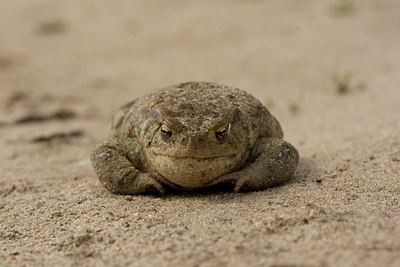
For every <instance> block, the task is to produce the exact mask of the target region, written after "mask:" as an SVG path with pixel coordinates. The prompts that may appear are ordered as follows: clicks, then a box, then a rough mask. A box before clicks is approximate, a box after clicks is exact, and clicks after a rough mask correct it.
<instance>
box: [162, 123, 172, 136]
mask: <svg viewBox="0 0 400 267" xmlns="http://www.w3.org/2000/svg"><path fill="white" fill-rule="evenodd" d="M161 134H162V135H163V136H164V137H165V138H170V137H171V136H172V131H171V129H170V128H168V126H167V125H165V124H163V125H161Z"/></svg>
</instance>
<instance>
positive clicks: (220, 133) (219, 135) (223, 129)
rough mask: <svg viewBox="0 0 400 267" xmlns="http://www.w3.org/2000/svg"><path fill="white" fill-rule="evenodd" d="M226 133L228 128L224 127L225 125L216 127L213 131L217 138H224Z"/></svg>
mask: <svg viewBox="0 0 400 267" xmlns="http://www.w3.org/2000/svg"><path fill="white" fill-rule="evenodd" d="M227 133H228V128H227V127H225V126H223V127H220V128H218V129H217V130H216V131H215V137H216V138H217V139H218V140H222V139H224V138H225V136H226V135H227Z"/></svg>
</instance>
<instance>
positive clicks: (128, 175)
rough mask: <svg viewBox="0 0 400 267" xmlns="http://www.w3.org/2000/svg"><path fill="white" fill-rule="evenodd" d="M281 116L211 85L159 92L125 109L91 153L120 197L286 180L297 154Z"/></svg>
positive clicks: (241, 95)
mask: <svg viewBox="0 0 400 267" xmlns="http://www.w3.org/2000/svg"><path fill="white" fill-rule="evenodd" d="M282 137H283V133H282V129H281V127H280V125H279V123H278V121H277V120H276V119H275V117H273V116H272V115H271V114H270V113H269V112H268V110H267V109H266V108H265V107H264V106H263V105H262V104H261V103H260V102H259V101H258V100H257V99H255V98H254V97H253V96H251V95H250V94H248V93H246V92H245V91H242V90H239V89H236V88H232V87H228V86H224V85H220V84H215V83H207V82H188V83H181V84H177V85H173V86H169V87H166V88H163V89H159V90H157V91H155V92H153V93H152V94H150V95H148V96H146V97H142V98H139V99H136V100H134V101H132V102H130V103H128V104H126V105H125V106H123V107H121V108H120V109H119V110H118V111H117V113H116V114H115V116H114V120H113V122H112V125H111V132H110V137H109V138H108V139H106V140H105V141H103V142H100V143H99V144H98V145H97V146H96V148H95V149H94V151H93V153H92V163H93V167H94V170H95V172H96V174H97V176H98V177H99V179H100V181H101V183H102V184H103V185H104V186H105V187H106V188H107V189H108V190H110V191H111V192H114V193H120V194H143V193H151V192H157V191H158V192H161V193H164V187H167V188H172V189H176V190H182V191H190V190H196V189H201V188H207V187H210V186H213V185H216V184H219V183H231V184H233V185H234V191H235V192H238V191H239V190H241V191H242V190H243V191H244V190H246V191H248V190H261V189H264V188H266V187H270V186H275V185H280V184H283V183H285V182H287V181H288V180H289V179H290V177H291V176H292V175H293V173H294V171H295V170H296V167H297V164H298V160H299V154H298V152H297V150H296V149H295V148H294V147H293V146H292V145H290V144H289V143H287V142H285V141H283V140H282Z"/></svg>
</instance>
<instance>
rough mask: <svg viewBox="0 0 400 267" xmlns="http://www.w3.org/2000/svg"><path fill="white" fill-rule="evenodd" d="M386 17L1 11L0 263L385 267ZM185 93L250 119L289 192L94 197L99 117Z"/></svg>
mask: <svg viewBox="0 0 400 267" xmlns="http://www.w3.org/2000/svg"><path fill="white" fill-rule="evenodd" d="M351 3H353V4H351ZM399 10H400V2H399V1H397V0H386V1H374V0H363V1H361V0H359V1H354V2H349V1H346V0H344V1H337V0H335V1H317V0H305V1H289V0H287V1H278V0H275V1H272V0H271V1H255V0H252V1H244V0H242V1H240V0H234V1H177V0H176V1H90V0H82V1H55V0H54V1H50V0H35V1H29V0H19V1H2V3H1V8H0V110H1V112H0V136H1V138H0V148H1V149H0V169H1V173H0V174H1V175H0V265H1V266H10V265H15V266H43V265H46V266H50V265H63V266H72V265H74V266H75V265H91V266H113V265H114V266H126V265H130V266H143V265H147V266H151V265H157V266H160V265H161V266H171V265H175V266H220V265H225V266H226V265H231V266H400V202H399V198H400V115H399V114H400V113H399V111H400V108H399V107H400V88H399V85H400V75H399V69H400V50H399V45H400V35H399V29H400V16H399ZM349 76H351V78H349ZM334 77H336V80H339V81H340V83H341V85H340V86H339V85H338V84H337V81H336V82H335V81H334ZM349 79H350V80H349ZM193 80H200V81H213V82H219V83H224V84H227V85H231V86H235V87H239V88H242V89H245V90H247V91H249V92H250V93H252V94H253V95H254V96H256V97H257V98H258V99H260V100H261V101H262V102H263V103H264V104H265V105H267V106H268V108H269V109H270V110H271V112H272V113H273V114H274V115H275V116H276V117H277V118H278V119H279V121H280V122H281V125H282V127H283V130H284V132H285V139H286V140H287V141H289V142H291V143H292V144H293V145H295V146H296V147H297V148H298V150H299V152H300V154H301V161H300V164H299V168H298V170H297V172H296V174H295V176H294V177H293V179H292V181H291V182H289V183H288V184H286V185H284V186H280V187H275V188H271V189H267V190H264V191H260V192H250V193H238V194H235V193H232V192H209V193H207V192H205V193H190V194H176V193H170V194H167V195H165V196H133V197H132V198H129V197H124V196H121V195H113V194H111V193H109V192H108V191H106V190H105V189H104V188H103V187H102V186H101V185H100V184H99V182H98V180H97V178H96V177H95V175H94V172H93V170H92V167H91V164H90V161H89V154H90V151H91V150H92V148H93V146H94V145H95V144H96V142H98V141H100V140H102V139H104V138H106V136H107V129H108V125H109V122H110V119H111V116H112V114H113V112H114V111H115V110H116V109H117V108H118V107H119V106H121V105H123V104H124V103H126V102H127V101H129V100H132V99H134V98H136V97H139V96H142V95H145V94H146V93H149V92H151V91H152V90H154V89H156V88H160V87H164V86H167V85H170V84H174V83H179V82H184V81H193Z"/></svg>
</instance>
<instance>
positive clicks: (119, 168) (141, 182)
mask: <svg viewBox="0 0 400 267" xmlns="http://www.w3.org/2000/svg"><path fill="white" fill-rule="evenodd" d="M140 155H141V149H140V145H139V144H138V142H137V140H136V139H133V138H117V137H112V138H109V139H106V140H105V141H103V142H100V143H99V144H97V146H96V148H95V149H94V150H93V152H92V155H91V160H92V164H93V168H94V170H95V172H96V174H97V176H98V177H99V179H100V182H101V183H102V184H103V185H104V186H105V187H106V188H107V189H108V190H109V191H111V192H113V193H117V194H144V193H152V192H157V191H158V192H160V193H162V194H163V193H164V189H163V187H162V185H161V184H160V183H159V182H158V181H157V174H152V173H148V172H144V171H142V170H140V165H141V164H140Z"/></svg>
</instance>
